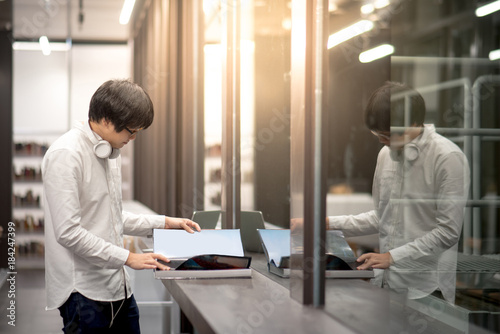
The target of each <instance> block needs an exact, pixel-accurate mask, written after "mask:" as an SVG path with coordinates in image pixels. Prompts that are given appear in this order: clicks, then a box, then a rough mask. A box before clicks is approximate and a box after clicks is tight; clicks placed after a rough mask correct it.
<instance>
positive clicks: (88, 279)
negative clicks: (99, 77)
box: [42, 122, 165, 310]
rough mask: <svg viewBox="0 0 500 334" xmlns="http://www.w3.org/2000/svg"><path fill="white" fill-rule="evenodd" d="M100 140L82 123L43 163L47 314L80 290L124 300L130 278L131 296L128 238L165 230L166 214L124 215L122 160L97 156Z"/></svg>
mask: <svg viewBox="0 0 500 334" xmlns="http://www.w3.org/2000/svg"><path fill="white" fill-rule="evenodd" d="M92 136H95V137H92ZM96 138H97V139H100V138H99V136H98V135H97V134H96V133H94V132H93V131H92V130H91V129H90V126H89V123H88V122H77V123H76V125H75V127H74V128H73V129H71V130H70V131H68V132H67V133H66V134H64V135H63V136H61V137H60V138H59V139H57V140H56V141H55V142H54V143H53V144H52V145H51V146H50V148H49V150H48V151H47V153H46V154H45V157H44V159H43V162H42V176H43V192H44V196H43V197H44V210H45V280H46V293H47V309H48V310H52V309H55V308H58V307H59V306H61V305H62V304H63V303H64V302H65V301H66V300H67V299H68V297H69V295H70V294H71V293H72V292H75V291H77V292H80V293H81V294H82V295H84V296H86V297H87V298H90V299H93V300H98V301H116V300H120V299H123V298H124V297H125V295H124V294H125V293H124V283H125V280H127V285H126V286H127V298H128V297H129V296H130V295H131V293H132V291H131V289H130V284H129V282H128V275H127V274H126V271H125V270H124V268H123V266H124V264H125V262H126V260H127V258H128V255H129V251H128V250H126V249H124V248H123V234H124V233H125V234H129V235H143V236H145V235H147V234H151V232H152V229H153V228H164V227H165V216H161V215H157V216H156V215H134V214H131V213H127V212H122V195H121V158H120V157H118V158H116V159H109V158H106V159H102V158H98V157H97V156H96V155H95V153H94V142H95V141H96ZM91 139H92V140H91Z"/></svg>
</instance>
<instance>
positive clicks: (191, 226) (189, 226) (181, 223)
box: [165, 217, 201, 233]
mask: <svg viewBox="0 0 500 334" xmlns="http://www.w3.org/2000/svg"><path fill="white" fill-rule="evenodd" d="M165 228H172V229H174V228H177V229H181V228H182V229H184V230H186V231H187V232H189V233H194V231H195V230H196V231H198V232H201V228H200V225H198V224H197V223H195V222H194V221H192V220H189V219H185V218H174V217H165Z"/></svg>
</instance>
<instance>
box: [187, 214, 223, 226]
mask: <svg viewBox="0 0 500 334" xmlns="http://www.w3.org/2000/svg"><path fill="white" fill-rule="evenodd" d="M219 217H220V211H218V210H214V211H195V212H193V217H192V218H191V220H192V221H194V222H195V223H198V225H200V227H201V228H202V229H205V230H211V229H214V228H215V227H216V226H217V222H218V221H219Z"/></svg>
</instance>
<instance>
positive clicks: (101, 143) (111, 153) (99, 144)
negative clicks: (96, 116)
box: [85, 122, 120, 159]
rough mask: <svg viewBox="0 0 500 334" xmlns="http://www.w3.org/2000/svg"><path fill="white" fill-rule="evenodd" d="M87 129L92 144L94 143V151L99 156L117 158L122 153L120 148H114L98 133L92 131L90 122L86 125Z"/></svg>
mask: <svg viewBox="0 0 500 334" xmlns="http://www.w3.org/2000/svg"><path fill="white" fill-rule="evenodd" d="M85 129H86V130H87V134H88V137H89V139H90V141H91V142H92V144H94V153H95V155H96V156H97V157H98V158H101V159H106V158H109V159H116V158H118V156H119V155H120V149H118V148H113V147H112V146H111V144H110V143H109V142H108V141H106V140H103V139H102V138H101V137H99V135H98V134H97V133H95V132H94V131H92V129H91V128H90V125H89V123H88V122H87V124H86V125H85Z"/></svg>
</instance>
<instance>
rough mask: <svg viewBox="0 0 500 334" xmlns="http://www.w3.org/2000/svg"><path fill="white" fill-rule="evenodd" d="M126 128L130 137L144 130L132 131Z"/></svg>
mask: <svg viewBox="0 0 500 334" xmlns="http://www.w3.org/2000/svg"><path fill="white" fill-rule="evenodd" d="M124 128H125V130H127V131H128V132H129V133H130V137H132V136H133V135H136V134H137V133H138V132H139V131H141V130H142V129H143V128H140V129H138V130H134V131H132V130H130V129H129V128H127V127H126V126H125V127H124Z"/></svg>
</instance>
